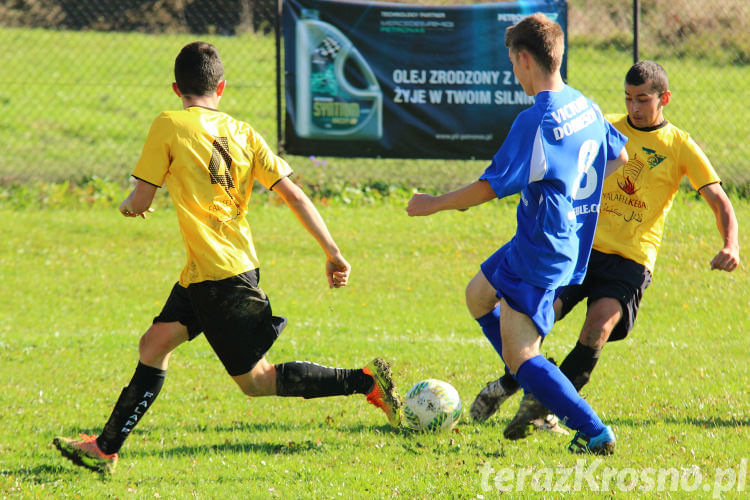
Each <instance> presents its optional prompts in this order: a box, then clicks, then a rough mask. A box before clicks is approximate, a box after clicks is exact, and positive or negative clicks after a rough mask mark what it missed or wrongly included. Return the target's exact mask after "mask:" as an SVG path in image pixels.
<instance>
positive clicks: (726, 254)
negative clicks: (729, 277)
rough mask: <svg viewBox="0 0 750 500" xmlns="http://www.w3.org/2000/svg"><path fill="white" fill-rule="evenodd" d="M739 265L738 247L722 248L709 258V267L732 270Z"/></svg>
mask: <svg viewBox="0 0 750 500" xmlns="http://www.w3.org/2000/svg"><path fill="white" fill-rule="evenodd" d="M739 265H740V251H739V248H738V249H731V248H722V249H721V251H719V253H717V254H716V257H714V258H713V259H712V260H711V269H712V270H713V269H718V270H719V271H727V272H732V271H734V270H735V269H737V267H738V266H739Z"/></svg>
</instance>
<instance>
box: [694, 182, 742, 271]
mask: <svg viewBox="0 0 750 500" xmlns="http://www.w3.org/2000/svg"><path fill="white" fill-rule="evenodd" d="M700 194H701V196H703V199H704V200H706V203H708V205H709V206H710V207H711V210H713V212H714V215H715V216H716V227H717V228H718V230H719V234H721V237H722V239H723V242H724V246H723V247H722V249H721V250H719V253H717V254H716V256H715V257H714V258H713V259H712V260H711V269H718V270H720V271H728V272H731V271H734V270H735V269H737V267H738V266H739V265H740V244H739V239H738V238H739V234H738V233H739V228H738V224H737V216H736V215H735V214H734V208H733V207H732V202H731V201H729V198H728V197H727V194H726V193H725V192H724V189H722V187H721V184H719V183H718V182H717V183H713V184H709V185H707V186H704V187H702V188H701V189H700Z"/></svg>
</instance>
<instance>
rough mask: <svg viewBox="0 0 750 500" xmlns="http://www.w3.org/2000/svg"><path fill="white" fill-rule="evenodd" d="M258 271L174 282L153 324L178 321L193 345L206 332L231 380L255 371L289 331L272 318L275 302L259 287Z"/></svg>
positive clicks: (277, 319) (284, 322)
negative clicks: (281, 336)
mask: <svg viewBox="0 0 750 500" xmlns="http://www.w3.org/2000/svg"><path fill="white" fill-rule="evenodd" d="M259 279H260V271H259V270H258V269H255V270H253V271H248V272H246V273H242V274H239V275H237V276H232V277H231V278H226V279H223V280H219V281H202V282H200V283H192V284H191V285H188V287H187V288H185V287H183V286H181V285H180V284H179V283H176V284H175V285H174V287H173V288H172V292H171V293H170V294H169V298H168V299H167V303H166V304H164V308H163V309H162V311H161V312H160V313H159V315H158V316H157V317H155V318H154V323H157V322H159V323H168V322H172V321H179V322H180V323H182V324H183V325H185V326H186V327H187V330H188V336H189V339H190V340H193V339H194V338H195V337H197V336H198V335H200V334H201V333H204V334H205V336H206V339H207V340H208V343H209V344H211V347H212V348H213V350H214V352H215V353H216V355H217V356H219V359H220V360H221V362H222V363H223V364H224V368H226V370H227V372H229V375H232V376H236V375H242V374H243V373H247V372H249V371H250V370H252V369H253V367H254V366H255V365H256V363H257V362H258V361H260V359H261V358H263V356H265V354H266V352H268V350H269V349H270V348H271V346H272V345H273V343H274V342H275V341H276V339H277V338H278V336H279V335H280V334H281V331H282V330H283V329H284V327H285V326H286V318H282V317H278V316H273V315H272V314H271V303H270V302H269V301H268V297H266V294H265V293H263V290H261V289H260V288H259V287H258V280H259Z"/></svg>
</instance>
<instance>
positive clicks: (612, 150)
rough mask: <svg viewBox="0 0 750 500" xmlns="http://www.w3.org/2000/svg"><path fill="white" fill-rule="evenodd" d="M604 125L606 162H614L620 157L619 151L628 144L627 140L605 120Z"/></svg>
mask: <svg viewBox="0 0 750 500" xmlns="http://www.w3.org/2000/svg"><path fill="white" fill-rule="evenodd" d="M604 123H605V124H606V125H607V160H614V159H615V158H617V157H618V156H619V155H620V151H622V148H623V147H624V146H625V143H626V142H628V138H627V137H625V136H624V135H623V134H622V133H620V131H619V130H617V129H616V128H615V127H614V126H612V124H611V123H609V122H608V121H607V120H604Z"/></svg>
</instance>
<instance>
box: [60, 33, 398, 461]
mask: <svg viewBox="0 0 750 500" xmlns="http://www.w3.org/2000/svg"><path fill="white" fill-rule="evenodd" d="M174 73H175V83H173V84H172V87H173V89H174V92H175V93H176V94H177V96H179V97H180V99H181V100H182V104H183V109H182V110H180V111H166V112H163V113H161V114H160V115H159V116H157V117H156V119H155V120H154V122H153V124H152V126H151V130H150V131H149V134H148V137H147V139H146V142H145V145H144V147H143V152H142V153H141V158H140V160H139V161H138V164H137V165H136V167H135V169H134V171H133V176H134V177H135V179H136V185H135V188H134V189H133V191H132V192H131V193H130V195H129V196H128V197H127V198H126V199H125V201H123V202H122V204H121V205H120V212H121V213H122V214H123V215H124V216H125V217H142V218H144V219H145V218H146V216H147V214H149V213H150V212H152V211H153V209H151V208H150V205H151V202H152V200H153V198H154V194H155V193H156V190H157V189H158V188H159V187H160V186H162V185H163V184H165V183H166V185H167V188H168V189H169V194H170V196H171V198H172V202H173V204H174V206H175V210H176V212H177V220H178V223H179V226H180V231H181V232H182V237H183V240H184V243H185V247H186V250H187V264H186V265H185V268H184V269H183V270H182V273H181V274H180V278H179V282H178V283H176V284H175V285H174V287H173V288H172V292H171V293H170V295H169V298H168V299H167V301H166V303H165V305H164V308H163V309H162V311H161V312H160V313H159V315H158V316H157V317H156V318H154V320H153V324H152V325H151V327H150V328H149V329H148V331H147V332H146V333H145V334H144V335H143V336H142V337H141V339H140V343H139V346H138V350H139V362H138V365H137V367H136V369H135V373H134V375H133V377H132V379H131V381H130V383H129V385H128V386H127V387H125V388H124V389H123V390H122V393H121V394H120V397H119V399H118V400H117V402H116V404H115V407H114V409H113V411H112V414H111V416H110V418H109V420H108V421H107V423H106V424H105V425H104V428H103V430H102V431H101V433H100V434H99V436H98V437H97V436H86V435H81V439H68V438H64V437H57V438H55V440H54V444H55V446H56V447H57V448H58V449H59V450H60V451H61V452H62V454H63V455H64V456H66V457H67V458H70V459H71V460H72V461H73V462H75V463H76V464H78V465H82V466H84V467H87V468H89V469H93V470H97V471H101V472H107V473H111V472H113V471H114V468H115V465H116V464H117V460H118V452H119V450H120V447H121V446H122V445H123V443H124V441H125V439H126V438H127V437H128V435H129V434H130V432H131V431H132V430H133V428H134V427H135V425H136V424H137V423H138V422H139V421H140V420H141V419H142V418H143V414H144V413H145V412H146V410H148V409H149V408H150V407H151V405H152V404H153V402H154V400H155V399H156V397H157V395H158V394H159V391H160V390H161V387H162V385H163V383H164V378H165V375H166V369H167V364H168V361H169V356H170V354H171V353H172V351H174V349H176V348H177V347H178V346H179V345H181V344H182V343H184V342H186V341H189V340H192V339H194V338H195V337H196V336H198V335H199V334H201V333H203V334H205V336H206V339H207V340H208V342H209V344H210V345H211V347H212V348H213V350H214V351H215V352H216V355H217V356H218V357H219V359H220V360H221V362H222V363H223V365H224V367H225V368H226V370H227V372H228V373H229V375H230V376H231V377H232V379H233V380H234V381H235V382H236V383H237V385H238V386H239V388H240V389H241V390H242V392H243V393H245V394H246V395H248V396H253V397H256V396H268V395H278V396H296V397H303V398H315V397H322V396H335V395H349V394H354V393H360V394H364V395H366V396H367V400H368V401H369V402H370V403H372V404H374V405H375V406H377V407H379V408H381V409H382V410H383V411H384V412H385V413H386V415H387V417H388V420H389V421H390V423H391V424H392V425H395V426H398V425H399V424H400V418H401V417H400V406H401V400H400V397H399V396H398V393H397V391H396V388H395V386H394V384H393V381H392V378H391V373H390V367H389V366H388V363H386V362H385V361H384V360H382V359H380V358H376V359H374V360H373V361H372V362H370V363H369V364H367V365H366V366H365V367H364V368H362V369H351V370H349V369H341V368H331V367H326V366H321V365H318V364H315V363H310V362H299V361H295V362H287V363H281V364H275V365H274V364H271V363H269V362H268V361H266V358H265V355H266V352H267V351H268V350H269V349H270V347H271V346H272V345H273V343H274V341H275V340H276V338H277V337H278V336H279V334H280V333H281V331H282V330H283V328H284V326H285V325H286V319H285V318H283V317H280V316H274V315H273V314H272V312H271V305H270V302H269V300H268V298H267V297H266V295H265V293H264V292H263V290H261V289H260V288H259V286H258V281H259V276H260V274H259V263H258V257H257V255H256V252H255V247H254V245H253V240H252V237H251V233H250V226H249V224H248V221H247V217H248V202H249V199H250V195H251V193H252V186H253V183H254V181H256V180H257V181H258V182H260V183H261V184H262V185H263V186H264V187H266V188H268V189H271V190H273V191H275V192H276V193H278V195H279V196H280V197H281V198H282V200H284V202H285V203H286V205H287V206H288V207H289V208H290V209H291V211H292V212H293V213H294V215H295V216H296V217H297V219H298V220H299V221H300V223H301V224H302V226H303V227H304V228H305V229H306V230H307V231H308V232H309V233H310V234H311V235H312V236H313V238H314V239H315V240H316V241H317V242H318V244H319V245H320V246H321V248H322V249H323V252H324V253H325V257H326V265H325V272H326V276H327V279H328V285H329V286H330V287H332V288H340V287H343V286H345V285H346V284H347V282H348V279H349V272H350V266H349V263H348V262H347V261H346V260H345V259H344V257H343V256H342V254H341V252H340V251H339V248H338V246H337V245H336V243H335V242H334V240H333V238H332V237H331V235H330V233H329V232H328V229H327V227H326V225H325V223H324V221H323V219H322V218H321V216H320V214H319V213H318V211H317V210H316V209H315V206H314V205H313V204H312V202H311V201H310V199H309V198H308V197H307V196H306V195H305V194H304V192H303V191H302V190H301V189H300V188H299V187H298V186H297V185H296V184H294V183H293V182H292V181H290V180H289V178H288V177H289V175H290V174H291V168H290V167H289V165H288V164H287V163H286V162H285V161H284V160H283V159H281V158H279V157H278V156H276V155H275V154H274V153H273V152H272V151H271V149H270V148H269V147H268V146H267V145H266V143H265V141H264V140H263V138H262V137H261V136H260V135H259V134H258V133H257V132H256V131H255V130H253V128H252V127H251V126H250V125H248V124H247V123H244V122H242V121H239V120H236V119H234V118H232V117H231V116H229V115H227V114H225V113H222V112H220V111H218V109H217V108H218V104H219V100H220V99H221V96H222V94H223V93H224V89H225V86H226V82H225V80H224V67H223V64H222V62H221V59H220V57H219V54H218V52H217V50H216V48H215V47H214V46H213V45H211V44H208V43H205V42H193V43H191V44H188V45H186V46H185V47H183V49H182V50H181V51H180V53H179V55H178V56H177V58H176V60H175V66H174Z"/></svg>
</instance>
